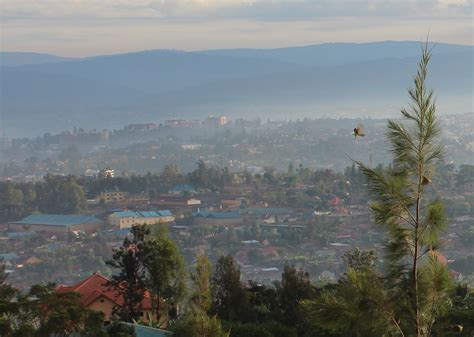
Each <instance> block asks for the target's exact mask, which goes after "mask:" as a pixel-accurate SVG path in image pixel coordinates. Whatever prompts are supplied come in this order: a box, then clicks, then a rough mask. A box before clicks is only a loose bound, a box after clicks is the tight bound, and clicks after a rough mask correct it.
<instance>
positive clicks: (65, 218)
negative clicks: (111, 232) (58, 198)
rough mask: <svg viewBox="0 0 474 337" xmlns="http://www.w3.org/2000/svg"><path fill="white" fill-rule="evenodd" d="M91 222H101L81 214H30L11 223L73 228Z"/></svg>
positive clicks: (91, 216) (93, 217)
mask: <svg viewBox="0 0 474 337" xmlns="http://www.w3.org/2000/svg"><path fill="white" fill-rule="evenodd" d="M91 222H101V220H99V219H97V218H96V217H95V216H93V215H82V214H71V215H63V214H31V215H29V216H27V217H26V218H24V219H22V220H20V221H15V222H13V223H14V224H19V225H48V226H73V225H79V224H84V223H91Z"/></svg>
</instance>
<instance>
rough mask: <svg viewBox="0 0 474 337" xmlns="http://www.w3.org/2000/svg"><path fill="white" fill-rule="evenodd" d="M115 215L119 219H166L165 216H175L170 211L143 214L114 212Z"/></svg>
mask: <svg viewBox="0 0 474 337" xmlns="http://www.w3.org/2000/svg"><path fill="white" fill-rule="evenodd" d="M113 215H114V216H117V217H119V218H156V217H164V216H173V214H172V213H171V211H169V210H161V211H143V212H139V211H137V212H135V211H123V212H114V213H113Z"/></svg>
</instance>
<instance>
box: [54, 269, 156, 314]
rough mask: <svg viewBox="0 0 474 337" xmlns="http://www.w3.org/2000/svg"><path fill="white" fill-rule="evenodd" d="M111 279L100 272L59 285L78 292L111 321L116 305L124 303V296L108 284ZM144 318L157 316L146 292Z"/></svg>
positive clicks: (83, 300)
mask: <svg viewBox="0 0 474 337" xmlns="http://www.w3.org/2000/svg"><path fill="white" fill-rule="evenodd" d="M108 282H109V279H108V278H106V277H105V276H102V275H99V274H92V275H91V276H89V277H88V278H86V279H85V280H83V281H81V282H79V283H77V284H74V285H70V286H66V285H59V286H58V288H57V291H58V292H77V293H79V294H80V295H81V296H80V301H81V302H82V304H84V305H85V306H86V307H88V308H89V309H91V310H94V311H99V312H102V313H103V314H104V322H110V320H111V319H110V318H111V316H112V311H113V309H114V307H116V306H119V307H120V306H122V305H123V304H124V299H123V296H122V295H121V294H120V293H119V292H118V291H117V290H116V289H114V288H112V287H110V286H109V285H108ZM142 310H143V314H142V319H143V320H144V321H146V320H148V318H149V317H156V315H155V313H153V310H152V305H151V299H150V295H149V294H145V298H144V299H143V301H142Z"/></svg>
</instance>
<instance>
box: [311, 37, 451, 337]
mask: <svg viewBox="0 0 474 337" xmlns="http://www.w3.org/2000/svg"><path fill="white" fill-rule="evenodd" d="M430 58H431V53H430V51H429V50H428V47H427V45H424V46H423V48H422V57H421V60H420V62H419V69H418V72H417V74H416V76H415V79H414V87H413V88H412V89H410V90H409V96H410V99H411V103H410V109H403V110H402V111H401V113H402V117H403V119H404V121H393V120H390V121H389V122H388V132H387V137H388V140H389V141H390V143H391V151H392V153H393V155H394V159H393V168H392V169H390V170H388V171H380V170H373V169H372V168H370V167H368V166H366V165H364V164H362V163H360V162H358V163H357V164H358V166H359V169H360V170H361V172H362V173H364V174H365V176H366V177H367V179H368V182H369V184H368V186H369V190H370V193H371V195H372V197H373V200H372V204H371V209H372V212H373V214H374V219H375V222H376V223H377V224H378V225H379V226H381V227H382V228H384V229H385V230H386V232H387V241H386V243H385V248H386V252H387V256H386V260H387V262H386V269H387V274H386V275H385V277H384V279H383V283H380V282H378V283H377V282H376V283H375V284H376V285H377V286H376V287H373V286H372V287H370V286H369V284H367V283H366V281H367V277H369V276H370V278H373V277H374V276H376V275H373V274H372V273H371V274H370V275H363V274H361V271H357V270H354V269H353V268H351V270H349V271H348V273H347V277H346V281H345V283H346V284H345V287H343V288H341V289H339V292H337V291H336V295H334V294H333V295H331V294H329V295H327V296H323V298H322V299H323V301H322V302H321V303H320V304H319V305H316V306H315V307H313V309H314V310H312V315H313V316H314V317H315V318H321V317H325V315H327V314H328V313H329V312H331V311H332V312H333V313H334V311H333V309H334V308H336V307H338V308H339V309H343V306H341V305H343V304H344V303H345V304H347V298H346V299H344V293H343V292H342V290H344V291H345V290H347V289H351V287H352V288H354V287H355V288H354V289H353V290H354V291H356V290H357V291H356V294H360V295H363V296H361V297H360V298H359V300H360V301H359V302H358V303H354V305H356V304H358V306H361V305H362V304H363V303H366V305H367V308H370V309H371V310H372V308H373V310H375V312H373V313H372V315H373V316H371V317H374V322H373V323H370V324H369V330H368V331H370V332H371V334H374V333H375V334H378V335H381V334H380V333H381V331H383V333H384V334H386V335H392V336H397V335H398V336H406V337H408V336H416V337H426V336H432V328H433V324H434V323H435V322H436V321H437V319H438V317H439V316H440V313H441V312H442V309H443V307H445V306H446V305H447V295H448V293H447V290H448V286H449V276H448V274H447V271H446V268H445V266H444V265H443V264H442V263H441V262H440V258H439V257H440V253H439V252H438V247H439V234H440V232H441V231H442V230H443V229H444V227H445V225H446V219H445V216H444V211H443V204H442V203H441V202H440V201H439V200H436V199H433V198H431V197H430V195H429V194H428V193H427V190H429V189H431V186H430V185H431V181H432V180H433V175H434V165H435V163H436V162H437V161H438V160H439V159H440V158H442V155H443V149H442V146H441V145H440V144H439V137H440V132H441V130H440V126H439V123H438V120H437V118H436V107H435V103H434V99H433V92H432V91H430V90H428V89H427V88H426V78H427V73H428V63H429V61H430ZM362 271H363V270H362ZM370 278H369V279H370ZM376 279H377V278H375V279H374V282H375V280H376ZM370 288H372V289H373V291H372V292H367V290H369V289H370ZM347 295H349V293H347ZM313 304H314V303H313ZM362 307H363V306H362ZM354 308H355V307H354ZM326 317H327V316H326ZM336 317H339V318H340V323H341V324H343V323H344V322H346V323H347V322H351V321H353V320H351V319H350V318H351V316H350V315H349V314H348V313H347V312H344V311H343V310H341V311H340V314H338V316H336ZM377 317H379V318H380V319H378V320H375V318H377ZM377 324H379V325H377ZM333 328H334V326H333ZM371 329H372V330H371ZM373 329H376V330H373ZM358 331H359V333H358V334H357V331H356V336H363V335H365V334H364V333H366V332H367V330H364V329H362V327H359V330H358Z"/></svg>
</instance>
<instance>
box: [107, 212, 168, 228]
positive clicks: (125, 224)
mask: <svg viewBox="0 0 474 337" xmlns="http://www.w3.org/2000/svg"><path fill="white" fill-rule="evenodd" d="M172 221H174V216H161V217H146V218H134V217H128V218H121V217H118V216H116V215H114V214H111V215H110V216H109V224H110V225H112V226H114V227H119V228H130V227H132V226H134V225H154V224H157V223H166V222H172Z"/></svg>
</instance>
